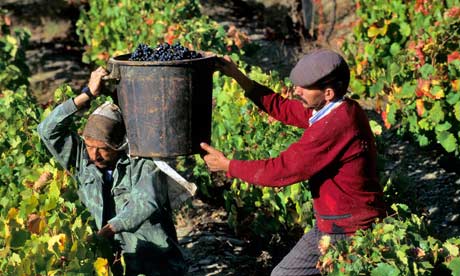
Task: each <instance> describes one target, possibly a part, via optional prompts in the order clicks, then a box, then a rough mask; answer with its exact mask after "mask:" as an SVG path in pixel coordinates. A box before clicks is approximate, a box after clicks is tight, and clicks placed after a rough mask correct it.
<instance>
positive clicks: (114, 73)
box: [102, 58, 120, 80]
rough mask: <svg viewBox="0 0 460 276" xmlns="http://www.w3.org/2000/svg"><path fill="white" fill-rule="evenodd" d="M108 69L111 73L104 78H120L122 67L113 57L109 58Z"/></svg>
mask: <svg viewBox="0 0 460 276" xmlns="http://www.w3.org/2000/svg"><path fill="white" fill-rule="evenodd" d="M106 70H107V72H109V74H108V75H107V76H104V77H103V78H102V79H103V80H113V79H116V80H119V79H120V67H119V66H118V64H117V63H115V62H114V60H113V59H112V58H111V59H109V61H108V62H107V68H106Z"/></svg>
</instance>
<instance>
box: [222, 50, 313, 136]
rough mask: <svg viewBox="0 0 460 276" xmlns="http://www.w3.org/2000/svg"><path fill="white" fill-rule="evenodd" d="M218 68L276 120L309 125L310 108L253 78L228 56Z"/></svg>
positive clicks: (303, 125)
mask: <svg viewBox="0 0 460 276" xmlns="http://www.w3.org/2000/svg"><path fill="white" fill-rule="evenodd" d="M217 69H218V70H219V71H221V72H222V73H223V74H225V75H227V76H229V77H231V78H233V79H234V80H235V81H236V82H237V83H238V84H239V85H240V86H241V88H243V90H244V91H245V96H246V97H248V98H249V99H251V101H252V102H254V104H256V105H257V106H258V107H259V108H260V109H261V110H263V111H265V112H266V113H268V114H269V115H270V116H272V117H273V118H275V119H276V120H278V121H280V122H282V123H284V124H288V125H293V126H297V127H301V128H307V127H308V118H310V116H311V111H310V110H307V109H305V108H304V107H303V105H302V104H301V103H300V102H298V101H296V100H290V99H286V98H283V97H282V96H281V95H279V94H277V93H275V92H274V91H273V90H271V89H270V88H268V87H266V86H263V85H261V84H259V83H257V82H255V81H253V80H251V79H250V78H248V77H247V76H246V75H245V74H243V72H241V71H240V70H239V69H238V67H237V65H236V64H235V63H234V62H233V61H232V60H231V59H230V58H229V57H228V56H225V57H223V58H220V59H219V61H218V62H217Z"/></svg>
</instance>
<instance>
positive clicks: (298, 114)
mask: <svg viewBox="0 0 460 276" xmlns="http://www.w3.org/2000/svg"><path fill="white" fill-rule="evenodd" d="M245 95H246V97H248V98H249V99H251V101H252V102H253V103H254V104H255V105H257V106H258V107H259V108H260V109H262V110H263V111H265V112H266V113H268V114H269V115H270V116H272V117H273V118H275V119H276V120H278V121H280V122H282V123H283V124H287V125H292V126H296V127H300V128H307V127H308V119H309V118H310V117H311V115H312V111H311V110H309V109H307V108H305V107H304V106H303V105H302V103H301V102H299V101H297V100H291V99H286V98H283V97H282V96H281V95H279V94H278V93H275V92H274V91H273V90H271V89H270V88H268V87H266V86H264V85H261V84H259V83H257V82H255V81H254V88H253V89H251V90H249V91H246V94H245Z"/></svg>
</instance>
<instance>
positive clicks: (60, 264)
mask: <svg viewBox="0 0 460 276" xmlns="http://www.w3.org/2000/svg"><path fill="white" fill-rule="evenodd" d="M57 92H58V93H56V95H62V96H63V95H65V92H67V93H69V90H68V89H65V88H64V87H63V88H62V89H59V90H58V91H57ZM50 111H51V107H48V109H46V110H42V109H41V108H40V107H39V106H38V105H37V104H36V102H35V101H34V99H33V98H32V97H31V96H30V95H29V94H28V93H27V90H26V87H25V86H21V87H19V88H17V90H16V91H11V90H3V94H2V97H1V98H0V118H1V119H0V133H1V135H0V150H1V155H0V168H1V174H0V196H1V198H2V199H1V200H0V206H1V207H0V244H1V245H0V247H1V248H2V249H1V250H0V256H1V257H2V258H1V259H0V271H2V274H4V275H37V274H42V275H45V274H46V275H67V274H68V273H77V272H78V273H84V274H91V273H92V271H93V270H94V268H93V263H94V262H95V260H96V258H97V257H98V256H102V257H107V256H109V255H107V249H106V248H107V245H106V243H105V242H104V241H102V242H101V241H99V240H97V239H92V240H91V239H90V237H91V236H92V234H93V232H92V230H91V227H90V225H91V223H92V221H91V220H90V217H89V213H87V212H86V211H84V207H83V206H82V205H81V204H80V203H79V201H78V198H77V196H76V185H75V182H74V181H73V179H72V178H71V177H70V176H69V174H68V173H67V172H65V171H63V170H62V169H58V166H57V164H55V162H54V160H53V159H51V160H50V159H49V158H50V156H49V155H48V153H47V152H46V150H45V148H44V146H43V145H42V144H41V143H40V139H39V137H38V134H37V132H36V128H37V125H38V123H39V122H40V121H41V119H43V118H44V116H46V115H47V114H48V113H49V112H50Z"/></svg>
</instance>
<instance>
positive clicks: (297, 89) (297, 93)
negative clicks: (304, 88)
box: [294, 86, 300, 95]
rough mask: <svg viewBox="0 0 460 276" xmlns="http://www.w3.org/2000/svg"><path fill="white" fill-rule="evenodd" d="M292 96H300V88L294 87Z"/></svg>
mask: <svg viewBox="0 0 460 276" xmlns="http://www.w3.org/2000/svg"><path fill="white" fill-rule="evenodd" d="M294 95H300V87H298V86H296V87H295V88H294Z"/></svg>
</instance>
